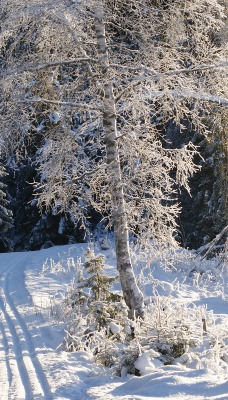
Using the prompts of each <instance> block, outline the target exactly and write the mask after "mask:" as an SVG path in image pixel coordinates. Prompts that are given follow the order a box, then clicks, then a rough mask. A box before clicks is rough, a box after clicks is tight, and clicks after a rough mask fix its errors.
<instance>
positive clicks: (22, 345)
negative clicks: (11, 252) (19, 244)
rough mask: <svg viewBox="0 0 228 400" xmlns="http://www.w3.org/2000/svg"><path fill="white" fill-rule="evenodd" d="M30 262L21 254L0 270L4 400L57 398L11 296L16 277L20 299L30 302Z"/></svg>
mask: <svg viewBox="0 0 228 400" xmlns="http://www.w3.org/2000/svg"><path fill="white" fill-rule="evenodd" d="M26 259H28V255H25V254H23V253H22V254H18V259H17V261H15V259H14V262H12V263H10V264H8V266H7V264H5V265H3V266H1V270H0V271H1V283H0V310H1V324H0V329H1V337H2V345H3V349H1V352H0V354H1V360H2V359H4V358H5V368H4V373H3V377H2V379H1V381H2V382H1V391H0V393H1V396H2V397H1V399H7V398H8V399H9V400H11V399H16V400H33V399H34V400H38V399H41V398H42V399H45V400H51V399H52V398H53V397H52V394H51V390H50V387H49V385H48V381H47V378H46V375H45V373H44V371H43V368H42V365H41V364H40V361H39V359H38V357H37V355H36V351H35V347H34V344H33V339H32V336H31V334H30V332H29V330H28V328H27V326H26V323H25V321H24V320H23V317H22V316H21V314H20V312H19V311H18V310H17V306H16V305H15V303H14V299H13V296H12V295H11V288H10V278H11V275H12V273H14V275H15V276H14V279H13V280H12V281H13V282H16V284H17V288H19V291H20V293H17V295H18V294H19V296H18V297H19V299H20V298H22V299H25V300H26V299H27V300H28V301H29V298H28V295H27V293H26V288H25V283H24V268H25V265H26ZM6 271H7V272H6ZM29 305H31V304H29ZM2 353H3V354H2ZM7 391H8V394H7Z"/></svg>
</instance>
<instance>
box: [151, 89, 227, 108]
mask: <svg viewBox="0 0 228 400" xmlns="http://www.w3.org/2000/svg"><path fill="white" fill-rule="evenodd" d="M168 94H170V95H171V96H172V97H174V98H186V99H194V100H200V101H209V102H211V103H216V104H219V105H222V106H228V99H226V98H224V97H220V96H216V95H211V94H209V93H197V92H194V91H178V90H169V91H159V90H156V91H152V92H150V98H151V99H153V98H158V97H164V96H167V95H168Z"/></svg>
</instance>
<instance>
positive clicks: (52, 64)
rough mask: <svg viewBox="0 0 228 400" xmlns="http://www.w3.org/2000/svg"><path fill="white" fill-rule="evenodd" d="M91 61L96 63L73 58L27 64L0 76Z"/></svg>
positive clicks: (86, 58)
mask: <svg viewBox="0 0 228 400" xmlns="http://www.w3.org/2000/svg"><path fill="white" fill-rule="evenodd" d="M90 61H92V62H93V63H96V62H97V60H96V59H93V58H89V57H84V58H75V59H73V60H56V61H49V62H46V63H43V64H37V65H34V63H33V64H27V65H25V66H24V67H23V68H17V69H9V70H6V71H4V72H0V76H6V75H14V74H21V73H23V72H32V71H40V70H42V69H46V68H52V67H57V66H60V65H70V64H77V63H88V62H90Z"/></svg>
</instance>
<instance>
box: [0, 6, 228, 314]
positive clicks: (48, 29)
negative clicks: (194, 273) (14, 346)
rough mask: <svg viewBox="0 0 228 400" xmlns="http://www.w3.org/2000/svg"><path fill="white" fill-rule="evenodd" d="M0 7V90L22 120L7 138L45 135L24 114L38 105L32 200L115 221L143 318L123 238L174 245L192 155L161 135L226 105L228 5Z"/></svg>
mask: <svg viewBox="0 0 228 400" xmlns="http://www.w3.org/2000/svg"><path fill="white" fill-rule="evenodd" d="M3 9H4V10H5V14H4V21H3V27H2V32H1V42H2V43H3V44H2V46H3V50H4V54H5V57H6V60H7V61H6V63H3V66H2V71H1V76H2V77H3V79H4V81H3V80H2V84H3V86H4V98H5V99H6V100H5V102H6V104H7V112H8V115H9V114H10V115H12V114H14V117H15V115H16V116H17V120H18V123H17V125H16V126H15V125H14V126H13V124H12V121H13V118H10V117H8V118H6V120H7V124H6V123H4V122H3V124H4V134H5V137H7V133H8V134H9V130H10V129H11V131H10V133H11V132H15V131H16V135H15V137H16V136H17V137H18V133H19V136H20V134H24V133H25V132H26V134H27V132H28V131H29V132H30V133H31V132H32V131H34V130H36V129H41V128H40V127H41V125H40V121H39V123H38V121H36V119H35V118H33V119H32V123H31V119H30V116H31V114H33V115H34V114H35V112H36V109H37V107H40V105H42V106H43V107H44V113H43V116H44V118H43V121H44V122H43V124H42V127H43V128H42V129H43V130H44V131H45V129H46V131H45V135H46V138H47V140H46V141H45V143H44V146H43V148H42V151H40V152H39V165H40V175H41V184H40V185H39V193H40V196H39V203H40V205H41V206H43V205H45V206H47V207H52V209H54V210H56V211H59V210H61V209H65V210H67V211H69V212H71V213H72V214H74V216H75V219H76V220H81V221H82V223H83V221H84V219H85V218H86V213H87V210H88V207H89V206H91V205H92V206H93V207H94V208H95V209H96V210H98V211H99V212H101V213H103V214H104V215H106V216H107V215H108V216H109V217H110V219H111V221H112V224H113V226H114V231H115V237H116V255H117V268H118V271H119V275H120V281H121V286H122V289H123V295H124V299H125V301H126V304H127V305H128V308H129V315H130V316H131V317H132V318H133V317H134V316H135V315H136V316H143V295H142V293H141V291H140V290H139V288H138V286H137V284H136V279H135V276H134V273H133V269H132V261H131V255H130V249H129V232H132V233H133V234H134V235H136V236H138V237H139V238H140V240H141V242H142V243H143V244H144V245H145V244H146V243H149V242H150V241H151V240H154V239H156V240H159V241H161V242H162V241H168V242H175V239H174V235H175V228H176V221H177V214H178V212H179V206H178V204H177V203H176V202H175V198H176V194H177V188H178V186H180V185H183V186H185V187H186V188H187V189H189V188H188V177H189V176H190V175H191V174H193V173H194V171H195V169H196V167H195V166H194V163H193V158H194V155H195V154H196V148H195V147H194V146H193V144H192V143H189V145H186V146H184V147H180V148H177V149H172V148H169V146H168V144H167V143H165V139H164V137H163V131H164V129H165V127H166V124H167V122H168V121H170V120H172V121H173V122H174V123H175V124H176V125H179V126H180V127H181V128H183V129H184V127H185V126H186V124H185V122H186V121H189V122H190V123H191V124H192V125H193V126H194V128H195V129H202V130H203V129H204V122H205V120H206V117H207V115H208V114H210V113H211V108H210V104H212V109H213V112H216V111H218V109H219V107H220V106H223V105H224V106H226V105H227V104H228V101H227V99H226V98H225V85H224V75H225V73H224V71H225V67H226V65H227V63H226V62H225V61H224V58H225V55H224V43H223V40H222V38H221V35H220V33H219V32H220V29H221V27H222V25H223V19H224V14H223V8H222V6H221V5H220V4H219V3H218V2H217V1H214V0H213V1H212V0H203V1H202V0H187V1H183V0H174V1H172V2H157V1H151V0H143V1H138V0H134V1H133V0H129V1H128V2H127V3H123V2H122V1H120V0H116V1H112V0H103V1H102V0H88V1H84V0H81V1H71V0H69V1H68V0H65V1H55V0H53V1H45V2H44V1H42V0H40V1H38V0H37V1H36V0H34V1H32V2H31V1H27V0H21V2H20V4H19V6H18V8H17V11H15V10H14V8H13V7H12V4H11V3H10V4H9V2H7V1H5V0H3ZM221 71H222V73H221ZM42 72H43V73H45V74H46V81H47V87H49V90H47V95H46V97H44V96H40V95H39V94H40V91H39V77H38V74H40V73H42ZM53 92H55V96H54V98H53ZM47 106H48V107H49V108H47ZM218 112H219V111H218ZM25 126H26V129H25Z"/></svg>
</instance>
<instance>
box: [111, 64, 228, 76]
mask: <svg viewBox="0 0 228 400" xmlns="http://www.w3.org/2000/svg"><path fill="white" fill-rule="evenodd" d="M227 66H228V62H227V61H224V62H221V63H219V64H209V65H205V64H203V65H198V66H195V67H191V68H182V69H176V70H173V71H172V70H171V71H167V72H157V71H155V70H154V69H151V68H148V67H146V66H144V65H139V66H137V67H131V66H128V65H121V64H110V67H112V68H119V69H123V70H127V71H137V72H140V71H141V72H146V73H147V74H149V75H150V76H153V77H155V78H158V79H159V78H163V77H165V76H172V75H179V74H189V73H191V72H197V71H205V70H206V71H209V70H212V69H217V68H224V67H227Z"/></svg>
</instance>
